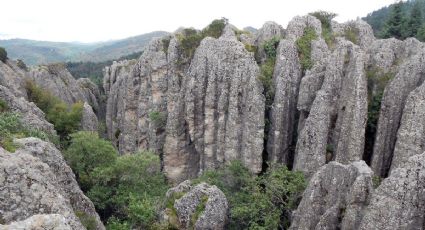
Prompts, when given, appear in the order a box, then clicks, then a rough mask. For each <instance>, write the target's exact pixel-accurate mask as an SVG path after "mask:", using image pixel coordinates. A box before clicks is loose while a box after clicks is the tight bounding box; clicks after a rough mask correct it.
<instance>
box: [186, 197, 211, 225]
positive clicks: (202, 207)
mask: <svg viewBox="0 0 425 230" xmlns="http://www.w3.org/2000/svg"><path fill="white" fill-rule="evenodd" d="M207 202H208V196H207V195H203V196H202V197H201V200H200V202H199V204H198V206H196V209H195V212H194V213H193V214H192V216H191V218H190V226H191V228H194V227H195V224H196V221H198V219H199V217H200V216H201V215H202V213H203V212H204V211H205V207H206V204H207Z"/></svg>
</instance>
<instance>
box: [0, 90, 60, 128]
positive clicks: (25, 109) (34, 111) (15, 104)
mask: <svg viewBox="0 0 425 230" xmlns="http://www.w3.org/2000/svg"><path fill="white" fill-rule="evenodd" d="M0 99H1V100H3V101H4V102H5V103H6V104H7V106H8V108H9V110H10V111H12V112H16V113H18V114H20V115H21V116H22V122H23V123H24V124H25V125H26V126H28V127H31V128H33V129H37V130H42V131H44V132H46V133H48V134H53V135H55V134H56V131H55V130H54V127H53V125H52V124H50V123H49V122H47V121H46V119H45V114H44V113H43V111H41V110H40V109H39V108H38V107H37V106H36V105H35V104H34V103H32V102H28V101H27V100H25V98H24V97H17V96H15V94H13V93H12V91H10V90H9V88H6V87H4V86H2V85H0Z"/></svg>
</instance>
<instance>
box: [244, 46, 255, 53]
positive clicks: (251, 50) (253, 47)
mask: <svg viewBox="0 0 425 230" xmlns="http://www.w3.org/2000/svg"><path fill="white" fill-rule="evenodd" d="M245 49H246V50H247V51H248V52H251V53H254V54H255V53H257V49H258V48H257V46H255V45H250V44H245Z"/></svg>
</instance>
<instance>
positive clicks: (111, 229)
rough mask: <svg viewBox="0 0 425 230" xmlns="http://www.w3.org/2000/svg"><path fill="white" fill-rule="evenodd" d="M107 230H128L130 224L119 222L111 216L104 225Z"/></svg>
mask: <svg viewBox="0 0 425 230" xmlns="http://www.w3.org/2000/svg"><path fill="white" fill-rule="evenodd" d="M106 229H107V230H129V229H131V228H130V224H129V223H128V222H127V221H121V220H119V219H118V218H116V217H114V216H112V217H111V218H109V219H108V223H107V225H106Z"/></svg>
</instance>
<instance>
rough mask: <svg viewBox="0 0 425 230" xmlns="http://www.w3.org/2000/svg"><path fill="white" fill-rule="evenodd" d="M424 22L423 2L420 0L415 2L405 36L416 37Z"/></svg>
mask: <svg viewBox="0 0 425 230" xmlns="http://www.w3.org/2000/svg"><path fill="white" fill-rule="evenodd" d="M421 24H422V12H421V4H420V2H419V1H417V2H416V3H415V5H414V6H413V8H412V10H411V11H410V17H409V19H408V21H407V25H406V29H405V35H404V37H406V38H407V37H415V36H416V34H417V33H418V30H419V29H420V28H421Z"/></svg>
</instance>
